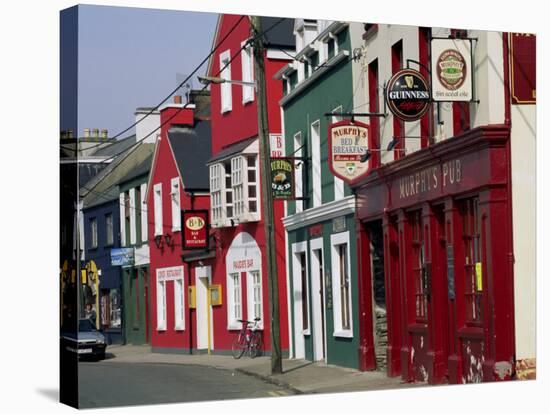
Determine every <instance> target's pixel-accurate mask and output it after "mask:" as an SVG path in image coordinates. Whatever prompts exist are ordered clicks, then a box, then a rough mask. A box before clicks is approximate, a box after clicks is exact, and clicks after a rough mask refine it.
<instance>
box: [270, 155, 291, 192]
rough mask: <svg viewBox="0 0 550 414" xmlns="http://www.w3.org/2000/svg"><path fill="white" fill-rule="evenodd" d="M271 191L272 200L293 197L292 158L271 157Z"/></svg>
mask: <svg viewBox="0 0 550 414" xmlns="http://www.w3.org/2000/svg"><path fill="white" fill-rule="evenodd" d="M271 191H272V194H273V199H274V200H292V199H293V198H294V159H292V158H272V159H271Z"/></svg>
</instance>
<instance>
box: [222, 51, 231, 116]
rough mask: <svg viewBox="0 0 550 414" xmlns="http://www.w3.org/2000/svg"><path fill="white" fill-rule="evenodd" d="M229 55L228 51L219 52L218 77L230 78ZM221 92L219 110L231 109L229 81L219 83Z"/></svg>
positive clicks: (226, 110)
mask: <svg viewBox="0 0 550 414" xmlns="http://www.w3.org/2000/svg"><path fill="white" fill-rule="evenodd" d="M230 62H231V56H230V51H229V50H226V51H225V52H223V53H222V54H220V70H221V72H220V78H222V79H226V80H231V63H230ZM220 93H221V105H222V107H221V112H222V113H224V112H228V111H231V108H232V106H233V105H232V103H233V102H232V100H233V98H232V96H231V83H229V82H224V83H222V84H221V85H220Z"/></svg>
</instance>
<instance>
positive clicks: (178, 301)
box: [174, 279, 185, 331]
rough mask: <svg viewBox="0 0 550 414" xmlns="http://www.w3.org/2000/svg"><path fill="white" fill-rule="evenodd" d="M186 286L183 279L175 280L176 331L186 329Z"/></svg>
mask: <svg viewBox="0 0 550 414" xmlns="http://www.w3.org/2000/svg"><path fill="white" fill-rule="evenodd" d="M183 300H184V287H183V279H176V280H174V321H175V326H174V329H175V330H176V331H181V330H183V329H185V325H184V312H185V307H184V303H183Z"/></svg>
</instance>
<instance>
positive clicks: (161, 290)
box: [157, 281, 166, 331]
mask: <svg viewBox="0 0 550 414" xmlns="http://www.w3.org/2000/svg"><path fill="white" fill-rule="evenodd" d="M157 330H158V331H165V330H166V281H160V282H159V281H157Z"/></svg>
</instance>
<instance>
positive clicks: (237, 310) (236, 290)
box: [227, 272, 242, 329]
mask: <svg viewBox="0 0 550 414" xmlns="http://www.w3.org/2000/svg"><path fill="white" fill-rule="evenodd" d="M227 294H228V296H229V298H228V299H229V300H228V302H229V303H228V307H227V312H228V315H227V316H228V317H227V319H228V321H227V322H228V325H229V327H230V328H234V329H239V328H240V327H241V324H240V323H239V319H242V302H241V275H240V273H238V272H235V273H229V274H228V277H227Z"/></svg>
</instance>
